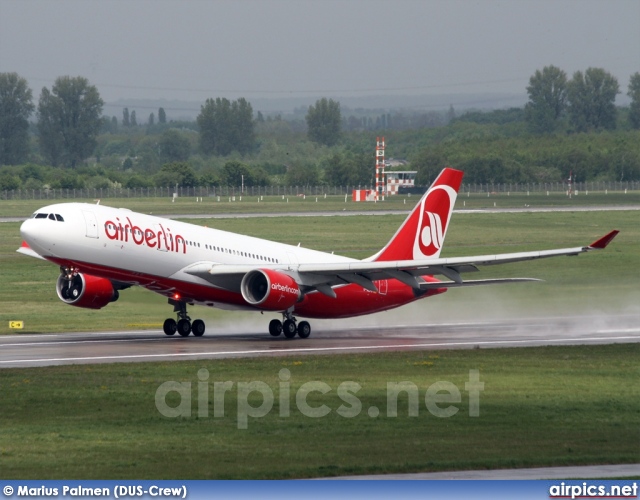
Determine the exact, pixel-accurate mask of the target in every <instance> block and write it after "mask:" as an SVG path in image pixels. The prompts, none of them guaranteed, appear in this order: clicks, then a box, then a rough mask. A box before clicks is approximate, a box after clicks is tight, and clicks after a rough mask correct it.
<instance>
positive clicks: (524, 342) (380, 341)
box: [0, 314, 640, 368]
mask: <svg viewBox="0 0 640 500" xmlns="http://www.w3.org/2000/svg"><path fill="white" fill-rule="evenodd" d="M638 325H640V315H636V314H633V315H616V316H611V317H604V318H603V317H593V318H591V317H588V316H586V317H585V316H566V317H552V318H528V319H519V320H517V321H516V320H508V321H492V322H483V323H473V322H467V323H443V324H429V325H426V324H425V325H399V326H397V327H393V328H390V327H388V326H385V327H368V328H349V329H345V330H340V329H330V328H325V329H321V328H318V329H317V330H315V331H313V333H312V335H311V337H310V338H308V339H305V340H302V339H299V338H296V339H291V340H289V339H285V338H284V337H282V336H281V337H277V338H273V337H271V336H269V334H268V333H263V332H260V333H234V334H229V333H227V334H224V333H216V331H215V326H214V325H212V326H211V327H210V328H209V330H208V331H207V333H205V336H204V337H200V338H196V337H193V336H189V337H186V338H183V337H180V336H177V335H175V336H172V337H168V336H166V335H164V334H163V333H162V332H161V331H160V330H155V331H124V332H95V333H91V332H87V333H65V334H40V335H31V334H24V335H9V336H2V337H0V368H16V367H34V366H51V365H67V364H92V363H123V362H149V361H179V360H193V359H221V358H244V357H259V356H288V355H296V356H300V355H309V354H316V355H317V354H343V353H363V352H384V351H406V350H442V349H487V348H497V347H525V346H542V345H580V344H609V343H637V342H640V326H638Z"/></svg>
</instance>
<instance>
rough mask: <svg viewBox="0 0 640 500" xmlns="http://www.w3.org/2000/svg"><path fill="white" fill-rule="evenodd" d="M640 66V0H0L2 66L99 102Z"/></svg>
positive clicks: (465, 82)
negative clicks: (89, 91) (73, 82)
mask: <svg viewBox="0 0 640 500" xmlns="http://www.w3.org/2000/svg"><path fill="white" fill-rule="evenodd" d="M550 64H553V65H555V66H558V67H560V68H561V69H563V70H564V71H565V72H567V74H568V75H569V77H570V76H571V75H572V74H573V72H574V71H577V70H582V71H584V70H585V69H587V68H589V67H600V68H604V69H605V70H607V71H609V72H610V73H612V74H613V75H614V76H615V77H616V78H617V79H618V82H619V84H620V89H621V90H622V93H623V94H626V92H627V86H628V83H629V77H630V75H631V74H633V73H634V72H636V71H640V1H639V0H611V1H603V0H508V1H501V0H474V1H472V0H447V1H444V0H442V1H436V0H422V1H403V0H393V1H386V0H380V1H373V0H340V1H328V0H324V1H310V0H295V1H288V0H281V1H279V0H263V1H249V0H233V1H227V0H217V1H214V0H208V1H204V0H203V1H196V0H183V1H173V0H118V1H116V0H111V1H108V0H91V1H89V0H84V1H76V0H0V72H13V71H15V72H17V73H18V74H19V75H20V76H22V77H24V78H26V79H27V80H28V82H29V85H30V86H31V88H32V89H33V94H34V99H35V100H36V101H37V99H38V97H39V95H40V91H41V89H42V87H43V86H47V87H51V85H52V83H53V81H54V80H55V78H56V77H58V76H61V75H71V76H84V77H86V78H88V79H89V81H90V82H91V83H92V84H94V85H96V86H97V87H98V90H99V91H100V94H101V96H102V97H103V99H105V101H114V100H117V99H120V98H152V99H158V98H160V99H162V98H164V99H181V100H192V101H203V100H204V99H206V98H208V97H228V98H231V99H234V98H237V97H239V96H245V97H247V98H251V97H286V96H295V97H301V96H308V95H314V96H315V95H326V96H360V95H372V94H373V95H379V94H385V95H389V94H407V93H419V94H431V93H447V94H450V93H468V92H514V93H525V92H526V90H525V88H526V86H527V84H528V80H529V77H530V76H531V75H532V74H533V73H534V72H535V70H536V69H542V68H543V67H544V66H546V65H550Z"/></svg>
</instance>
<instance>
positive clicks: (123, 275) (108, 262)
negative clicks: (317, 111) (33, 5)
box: [17, 168, 618, 339]
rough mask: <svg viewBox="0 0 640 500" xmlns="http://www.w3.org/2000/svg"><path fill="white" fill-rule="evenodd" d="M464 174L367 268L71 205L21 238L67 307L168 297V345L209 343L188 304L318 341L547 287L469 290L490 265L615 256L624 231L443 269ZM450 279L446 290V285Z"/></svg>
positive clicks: (42, 217)
mask: <svg viewBox="0 0 640 500" xmlns="http://www.w3.org/2000/svg"><path fill="white" fill-rule="evenodd" d="M462 176H463V172H461V171H459V170H455V169H452V168H445V169H444V170H442V172H441V173H440V174H439V176H438V177H437V178H436V180H435V181H434V182H433V184H432V185H431V186H430V187H429V189H428V190H427V192H426V193H425V194H424V195H423V196H422V198H421V199H420V201H419V202H418V203H417V205H416V206H415V208H414V209H413V210H412V211H411V213H410V214H409V215H408V217H407V218H406V220H405V221H404V222H403V224H402V225H401V226H400V228H399V229H398V230H397V232H396V233H395V235H394V236H393V237H392V238H391V240H390V241H389V242H388V243H387V244H386V245H385V246H384V248H382V249H381V250H380V251H379V252H378V253H376V254H375V255H372V256H371V257H369V258H367V259H364V260H357V259H352V258H348V257H343V256H339V255H334V254H332V253H325V252H320V251H316V250H311V249H307V248H302V247H300V246H292V245H286V244H283V243H276V242H272V241H267V240H264V239H259V238H254V237H250V236H245V235H240V234H236V233H231V232H226V231H220V230H217V229H212V228H205V227H201V226H196V225H193V224H188V223H185V222H179V221H175V220H170V219H166V218H161V217H155V216H152V215H145V214H142V213H136V212H132V211H130V210H128V209H123V208H112V207H108V206H104V205H100V204H99V202H98V204H88V203H60V204H54V205H49V206H46V207H43V208H41V209H39V210H37V211H36V212H35V213H34V214H33V215H32V216H31V218H29V219H27V220H26V221H24V223H23V224H22V226H21V227H20V233H21V236H22V239H23V243H22V246H21V247H20V248H19V249H18V250H17V251H18V252H20V253H22V254H25V255H28V256H31V257H37V258H40V259H46V260H47V261H50V262H53V263H55V264H57V265H58V266H60V276H59V277H58V280H57V282H56V291H57V294H58V297H59V298H60V300H62V301H63V302H65V303H66V304H69V305H72V306H76V307H83V308H90V309H100V308H102V307H104V306H106V305H107V304H109V303H110V302H114V301H116V300H118V297H119V292H120V291H122V290H124V289H126V288H129V287H131V286H142V287H144V288H146V289H147V290H150V291H152V292H155V293H158V294H160V295H163V296H165V297H167V299H168V302H169V304H170V305H172V306H173V307H174V313H176V317H177V321H176V320H175V319H173V318H168V319H166V320H165V321H164V324H163V331H164V333H165V334H166V335H174V334H175V333H176V332H177V333H178V334H179V335H181V336H183V337H187V336H189V335H190V334H193V335H194V336H196V337H200V336H202V335H203V334H204V332H205V324H204V322H203V321H202V320H201V319H196V320H195V321H193V322H192V321H191V318H190V317H189V315H188V314H187V305H196V304H197V305H205V306H210V307H217V308H220V309H230V310H245V311H261V312H269V313H276V314H281V315H282V321H280V320H279V319H273V320H271V321H270V323H269V333H270V334H271V335H272V336H274V337H277V336H279V335H280V334H282V333H284V336H285V337H287V338H293V337H295V336H296V334H297V335H298V337H300V338H303V339H305V338H307V337H309V335H310V334H311V326H310V324H309V322H307V321H300V322H298V319H297V318H298V317H304V318H335V319H340V318H347V317H352V316H360V315H365V314H371V313H376V312H380V311H386V310H388V309H392V308H396V307H400V306H403V305H405V304H408V303H410V302H414V301H416V300H419V299H423V298H426V297H432V296H434V295H438V294H441V293H443V292H445V291H447V289H449V288H454V287H464V286H476V285H491V284H504V283H516V282H527V281H540V280H537V279H535V278H502V279H481V280H463V278H462V275H463V274H464V273H467V272H473V271H478V266H485V265H487V266H489V265H496V264H505V263H510V262H519V261H526V260H533V259H539V258H547V257H555V256H560V255H578V254H581V253H584V252H588V251H591V250H601V249H604V248H605V247H606V246H607V245H608V244H609V243H610V242H611V240H613V238H615V236H616V235H617V234H618V231H617V230H613V231H611V232H609V233H608V234H606V235H605V236H603V237H601V238H600V239H598V240H596V241H595V242H593V243H591V244H590V245H587V246H583V247H574V248H561V249H555V250H543V251H533V252H519V253H505V254H498V255H480V256H470V257H454V258H441V257H440V252H441V250H442V247H443V244H444V239H445V236H446V233H447V229H448V227H449V222H450V220H451V214H452V212H453V207H454V204H455V201H456V197H457V194H458V190H459V188H460V184H461V182H462ZM436 276H439V277H440V278H442V277H444V279H445V281H443V280H442V279H438V278H436Z"/></svg>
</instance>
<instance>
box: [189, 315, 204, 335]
mask: <svg viewBox="0 0 640 500" xmlns="http://www.w3.org/2000/svg"><path fill="white" fill-rule="evenodd" d="M191 331H192V332H193V334H194V335H195V336H196V337H202V336H203V335H204V321H202V320H201V319H197V320H195V321H194V322H193V323H192V324H191Z"/></svg>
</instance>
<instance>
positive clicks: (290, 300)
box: [240, 269, 300, 311]
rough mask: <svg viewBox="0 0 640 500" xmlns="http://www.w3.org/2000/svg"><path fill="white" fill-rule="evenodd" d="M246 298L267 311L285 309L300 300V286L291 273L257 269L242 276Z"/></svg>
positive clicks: (241, 288)
mask: <svg viewBox="0 0 640 500" xmlns="http://www.w3.org/2000/svg"><path fill="white" fill-rule="evenodd" d="M240 290H241V292H242V296H243V297H244V300H246V301H247V302H248V303H249V304H251V305H252V306H256V307H259V308H260V309H264V310H265V311H285V310H287V309H289V308H290V307H291V306H292V305H294V304H295V303H296V302H298V301H299V300H300V288H298V284H297V283H296V281H295V280H294V279H293V278H292V277H291V276H289V275H287V274H284V273H281V272H279V271H273V270H272V269H255V270H254V271H249V272H248V273H247V274H245V275H244V278H242V283H241V284H240Z"/></svg>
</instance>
